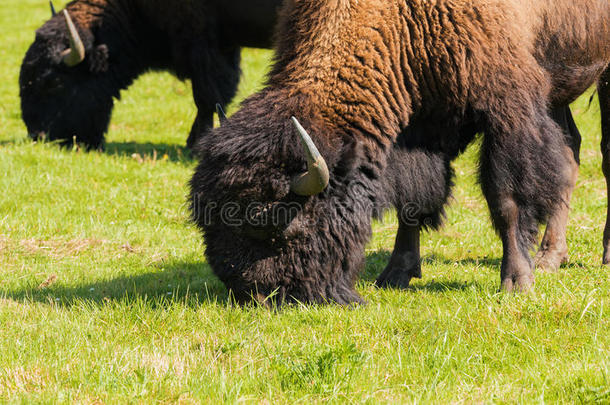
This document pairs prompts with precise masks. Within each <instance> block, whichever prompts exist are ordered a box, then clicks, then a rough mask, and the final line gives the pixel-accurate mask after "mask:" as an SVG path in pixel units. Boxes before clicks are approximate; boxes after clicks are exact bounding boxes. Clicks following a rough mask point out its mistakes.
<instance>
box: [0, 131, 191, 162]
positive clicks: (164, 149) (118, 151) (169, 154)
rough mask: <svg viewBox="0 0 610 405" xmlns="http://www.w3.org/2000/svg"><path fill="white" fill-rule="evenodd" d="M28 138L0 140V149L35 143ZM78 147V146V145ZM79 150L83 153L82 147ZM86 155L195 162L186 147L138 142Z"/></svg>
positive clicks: (113, 144)
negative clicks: (103, 154)
mask: <svg viewBox="0 0 610 405" xmlns="http://www.w3.org/2000/svg"><path fill="white" fill-rule="evenodd" d="M35 142H40V141H33V140H31V139H30V138H28V137H24V138H19V139H11V140H2V141H0V147H3V146H12V145H24V144H27V143H30V144H32V143H35ZM44 143H45V144H47V145H51V146H55V147H57V148H58V149H62V150H71V149H73V148H74V146H73V145H72V144H71V143H67V144H63V145H62V144H61V142H60V141H44ZM79 145H80V144H79ZM79 148H80V149H79V150H80V151H81V152H82V151H85V149H84V148H83V147H82V145H80V146H79ZM86 152H88V153H105V154H107V155H110V156H127V157H132V156H133V155H134V154H137V155H140V157H141V158H142V159H143V160H154V159H157V160H161V159H164V158H165V159H168V160H169V161H171V162H181V163H191V162H192V161H194V160H195V158H194V156H193V154H192V153H191V150H190V149H188V148H187V147H186V146H181V145H177V144H169V143H150V142H147V143H138V142H106V144H105V145H104V148H103V150H101V151H99V150H96V149H92V150H89V151H86Z"/></svg>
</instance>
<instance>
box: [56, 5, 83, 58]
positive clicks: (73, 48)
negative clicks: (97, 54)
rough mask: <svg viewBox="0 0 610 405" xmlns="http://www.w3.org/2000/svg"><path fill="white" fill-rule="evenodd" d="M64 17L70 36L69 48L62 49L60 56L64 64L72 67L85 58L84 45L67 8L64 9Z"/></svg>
mask: <svg viewBox="0 0 610 405" xmlns="http://www.w3.org/2000/svg"><path fill="white" fill-rule="evenodd" d="M64 18H65V19H66V27H67V28H68V34H69V36H70V48H68V49H66V50H65V51H63V53H62V54H61V56H62V61H63V62H64V63H65V64H66V66H69V67H72V66H76V65H78V64H79V63H81V62H82V61H83V60H85V46H84V45H83V41H81V39H80V35H78V31H77V30H76V27H75V26H74V23H73V22H72V19H71V18H70V14H68V10H64Z"/></svg>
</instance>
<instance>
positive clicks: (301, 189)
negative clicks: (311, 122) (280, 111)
mask: <svg viewBox="0 0 610 405" xmlns="http://www.w3.org/2000/svg"><path fill="white" fill-rule="evenodd" d="M291 119H292V123H293V124H294V126H295V127H296V129H297V131H298V133H299V136H300V137H301V143H302V144H303V149H304V151H305V155H306V157H307V171H306V172H305V173H303V174H300V175H298V176H296V177H295V178H294V179H292V183H291V184H290V190H291V191H292V192H293V193H295V194H297V195H302V196H312V195H316V194H319V193H321V192H322V191H324V189H325V188H326V187H327V186H328V181H329V179H330V174H329V172H328V166H326V162H325V161H324V158H323V157H322V155H321V154H320V152H319V151H318V148H316V145H315V144H314V143H313V141H312V140H311V137H310V136H309V134H308V133H307V131H305V128H303V127H302V126H301V124H300V123H299V121H298V120H297V119H296V118H294V117H292V118H291Z"/></svg>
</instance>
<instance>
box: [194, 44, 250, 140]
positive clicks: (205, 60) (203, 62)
mask: <svg viewBox="0 0 610 405" xmlns="http://www.w3.org/2000/svg"><path fill="white" fill-rule="evenodd" d="M205 45H207V46H204V43H201V44H199V46H196V47H194V48H193V49H192V50H191V69H192V74H191V79H192V83H193V98H194V99H195V104H196V105H197V110H198V112H197V118H196V119H195V123H194V124H193V127H192V129H191V133H190V135H189V137H188V139H187V142H186V145H187V146H188V147H189V148H190V149H193V147H195V145H196V144H197V141H198V140H199V138H201V137H202V136H203V135H204V134H205V133H206V132H207V131H208V130H209V129H211V128H212V126H213V124H214V112H215V111H216V103H220V104H222V105H226V104H228V103H229V102H230V101H231V99H233V97H234V96H235V93H236V92H237V85H238V84H239V61H240V48H239V47H237V46H227V45H223V46H222V47H221V46H219V45H218V44H213V43H207V44H205Z"/></svg>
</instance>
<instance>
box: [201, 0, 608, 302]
mask: <svg viewBox="0 0 610 405" xmlns="http://www.w3.org/2000/svg"><path fill="white" fill-rule="evenodd" d="M609 17H610V5H609V3H608V2H607V1H605V0H598V1H590V0H588V1H585V0H575V1H567V0H557V1H550V0H549V1H538V2H536V4H535V5H531V4H530V2H526V1H506V0H504V1H500V0H495V1H494V0H477V1H471V2H464V1H457V0H445V1H443V0H439V1H434V0H432V1H431V0H392V1H388V0H383V1H382V0H370V1H363V0H326V1H323V0H294V1H292V2H289V4H288V5H287V6H286V7H285V8H284V10H283V14H282V18H281V21H282V23H281V26H280V29H279V35H278V37H279V38H280V40H279V43H278V52H277V60H276V63H275V65H274V68H273V70H272V72H271V74H270V76H269V87H268V88H266V89H265V90H263V91H262V92H260V93H259V94H257V95H255V96H253V97H252V98H250V99H249V100H247V101H246V102H245V103H244V105H243V108H242V110H240V111H239V112H238V113H236V114H235V115H234V117H232V119H230V120H229V121H228V123H227V124H226V125H225V126H223V128H221V129H219V130H216V131H215V133H214V134H213V136H210V137H207V138H206V139H204V140H203V141H202V142H201V143H200V145H199V146H200V150H201V151H202V161H201V162H200V164H199V166H198V168H197V170H196V173H195V175H194V177H193V180H192V183H191V185H192V197H193V201H194V206H193V208H194V213H195V216H196V218H195V219H196V220H197V221H198V224H199V225H200V227H201V228H202V229H203V231H204V234H205V237H206V242H207V254H208V258H209V261H210V264H211V265H212V267H213V269H214V271H215V272H216V274H218V275H219V277H220V278H221V279H222V280H223V281H224V282H225V283H226V284H227V286H228V287H229V288H233V289H234V290H237V291H239V292H240V293H241V294H245V293H247V292H248V291H250V292H253V291H257V292H258V293H259V294H262V295H263V296H264V295H267V294H269V293H271V292H272V291H275V290H276V289H279V290H280V292H281V294H280V296H281V297H283V298H285V297H294V298H296V299H300V300H306V301H318V302H323V301H325V300H334V301H337V302H342V303H345V302H354V301H357V298H356V297H357V295H356V293H355V292H354V291H353V280H354V275H355V274H357V271H358V268H357V265H358V264H359V263H361V262H362V261H361V260H358V258H357V257H356V256H355V255H356V253H357V252H361V251H362V249H363V246H364V242H365V241H366V238H367V237H368V234H369V232H370V223H369V222H368V219H366V218H363V217H362V216H363V215H367V214H369V215H370V214H372V213H374V210H368V209H364V210H362V209H360V208H362V206H361V205H358V204H359V203H362V202H363V200H364V201H368V202H373V203H375V202H377V201H378V200H384V199H388V198H389V197H388V194H387V193H391V190H387V186H386V185H384V182H383V181H380V180H379V179H380V178H381V177H383V176H384V172H385V171H386V168H387V164H388V156H389V153H390V149H391V146H392V145H393V144H394V143H395V141H396V139H397V137H398V136H399V135H400V134H401V133H404V134H405V136H406V139H405V141H406V143H407V144H408V145H409V147H410V148H415V149H422V150H424V151H426V152H429V153H449V154H450V153H451V152H452V151H455V150H456V149H457V148H459V145H461V144H462V141H463V140H461V139H460V136H461V133H460V132H459V131H456V130H455V128H464V127H471V128H473V130H474V131H481V132H483V133H484V138H483V147H482V151H481V185H482V188H483V192H484V194H485V197H486V198H487V201H488V204H489V207H490V211H491V215H492V219H493V222H494V225H495V226H496V228H497V229H498V232H499V234H500V237H501V238H502V242H503V246H504V255H503V261H502V274H501V280H502V287H503V288H504V289H506V290H512V289H514V288H517V289H528V288H529V287H530V286H531V285H532V283H533V272H532V270H533V269H532V267H533V266H532V260H531V257H530V256H529V251H530V249H531V247H532V244H533V242H534V241H535V237H536V234H537V229H538V225H539V224H540V223H541V222H543V221H545V220H546V219H547V218H548V216H549V215H550V214H551V213H552V212H554V211H555V210H556V209H557V208H558V207H559V206H560V204H561V203H562V192H563V190H565V189H566V188H568V187H569V185H570V167H569V160H568V159H567V157H566V156H565V141H564V135H563V133H562V131H561V129H560V128H559V127H558V125H557V124H556V123H555V122H554V120H553V119H552V117H551V115H550V113H549V108H550V107H551V106H554V105H558V106H565V105H567V104H568V103H569V102H570V101H572V100H573V99H575V98H576V97H577V96H578V95H579V94H580V93H582V91H584V89H586V88H588V87H589V86H590V85H591V84H593V83H594V82H595V80H597V78H598V77H599V76H600V75H601V74H602V72H603V71H604V69H606V67H607V66H608V63H609V62H610V41H608V40H605V39H610V26H609V21H610V18H609ZM600 38H601V39H600ZM551 90H552V96H551ZM290 115H295V116H297V117H298V118H299V119H300V120H301V121H302V123H303V124H304V126H305V127H306V128H307V129H308V130H310V132H311V135H312V137H313V138H314V141H315V142H316V143H317V144H318V145H319V147H320V149H321V151H322V153H323V154H324V157H325V158H326V160H327V162H328V164H329V167H330V169H331V184H330V185H329V187H328V188H327V190H325V191H324V192H323V193H322V194H320V195H318V196H314V197H310V198H308V199H305V200H303V199H302V198H300V197H297V196H295V195H293V194H292V193H289V190H288V188H287V185H288V184H289V182H290V178H291V177H292V176H293V175H295V174H297V173H298V172H299V170H302V159H303V158H302V152H301V151H300V149H299V146H298V143H296V142H295V138H294V134H293V133H292V131H291V130H290V126H289V125H288V124H287V122H288V119H289V117H290ZM423 123H428V124H427V126H426V130H427V131H426V132H427V134H428V135H427V136H426V137H419V138H417V137H416V139H415V138H413V137H412V136H410V131H409V129H410V128H413V127H417V126H418V125H422V124H423ZM413 133H417V131H413ZM299 162H301V163H300V164H299ZM431 180H434V179H431ZM354 183H357V184H358V185H359V186H360V188H357V189H354V188H353V187H350V184H354ZM252 201H256V202H259V203H262V206H264V207H269V208H268V209H269V210H270V214H269V215H272V213H273V209H274V207H275V206H276V204H277V203H278V202H282V203H299V204H301V208H302V209H301V211H299V212H298V213H295V214H294V216H292V217H290V218H288V219H289V220H288V221H287V222H275V221H274V222H273V224H274V225H273V226H271V225H270V224H266V226H265V227H264V229H257V228H256V227H254V228H255V229H250V228H248V227H244V226H241V225H230V224H227V223H223V221H222V218H221V216H214V215H212V217H208V218H207V219H208V220H209V221H203V220H202V219H201V218H199V217H198V216H197V213H200V212H203V211H204V210H206V209H207V208H209V207H210V206H211V205H213V204H218V205H219V206H220V205H223V204H226V203H228V202H234V203H236V204H238V205H242V206H243V205H244V204H247V203H248V202H252ZM321 202H324V203H326V204H328V203H329V202H331V205H330V206H327V207H326V209H325V210H316V209H315V206H316V204H318V203H321ZM346 204H347V205H346ZM352 204H356V205H352ZM373 205H374V204H373ZM343 208H345V210H343ZM238 211H239V210H238ZM337 211H338V212H339V214H340V215H339V216H340V220H338V219H337V218H336V217H334V218H333V217H332V216H333V215H336V214H337ZM240 212H241V211H240ZM316 222H317V223H318V226H315V225H312V224H315V223H316Z"/></svg>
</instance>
